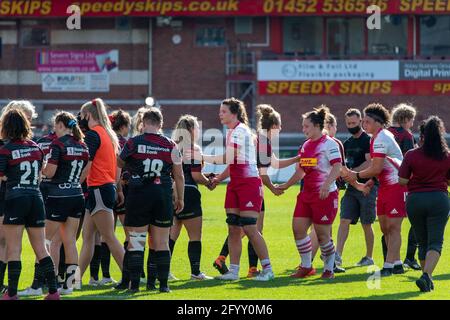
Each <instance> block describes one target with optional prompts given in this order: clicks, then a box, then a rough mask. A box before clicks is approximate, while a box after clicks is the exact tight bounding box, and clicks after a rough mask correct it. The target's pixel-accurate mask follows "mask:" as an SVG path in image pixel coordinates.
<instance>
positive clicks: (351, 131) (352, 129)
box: [347, 126, 361, 134]
mask: <svg viewBox="0 0 450 320" xmlns="http://www.w3.org/2000/svg"><path fill="white" fill-rule="evenodd" d="M347 130H348V132H350V133H351V134H357V133H358V132H359V131H360V130H361V126H356V127H353V128H347Z"/></svg>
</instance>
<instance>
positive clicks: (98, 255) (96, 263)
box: [89, 245, 102, 280]
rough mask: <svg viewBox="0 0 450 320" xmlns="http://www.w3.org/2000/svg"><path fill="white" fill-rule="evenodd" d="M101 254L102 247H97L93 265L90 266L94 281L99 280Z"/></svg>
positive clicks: (92, 261)
mask: <svg viewBox="0 0 450 320" xmlns="http://www.w3.org/2000/svg"><path fill="white" fill-rule="evenodd" d="M101 254H102V246H100V245H96V246H95V248H94V255H93V256H92V260H91V264H90V265H89V270H90V273H91V278H93V279H94V280H98V272H99V270H100V260H101Z"/></svg>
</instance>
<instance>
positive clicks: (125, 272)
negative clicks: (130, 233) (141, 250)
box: [121, 249, 130, 285]
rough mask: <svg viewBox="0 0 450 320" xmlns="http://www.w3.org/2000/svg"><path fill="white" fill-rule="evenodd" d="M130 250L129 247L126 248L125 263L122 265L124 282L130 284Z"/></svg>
mask: <svg viewBox="0 0 450 320" xmlns="http://www.w3.org/2000/svg"><path fill="white" fill-rule="evenodd" d="M129 253H130V252H129V251H128V249H127V250H125V255H124V256H123V265H122V281H121V283H122V284H127V285H128V284H129V283H130V270H129V269H128V258H129Z"/></svg>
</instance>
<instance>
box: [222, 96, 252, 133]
mask: <svg viewBox="0 0 450 320" xmlns="http://www.w3.org/2000/svg"><path fill="white" fill-rule="evenodd" d="M222 104H224V105H227V106H228V108H230V112H231V113H232V114H236V115H237V118H238V120H239V121H240V122H242V123H243V124H245V125H246V126H249V122H248V117H247V111H246V110H245V104H244V102H242V101H241V100H239V99H236V98H234V97H233V98H229V99H225V100H223V101H222Z"/></svg>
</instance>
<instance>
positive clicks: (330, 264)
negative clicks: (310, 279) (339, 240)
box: [320, 240, 336, 271]
mask: <svg viewBox="0 0 450 320" xmlns="http://www.w3.org/2000/svg"><path fill="white" fill-rule="evenodd" d="M320 251H321V252H322V256H323V257H324V270H328V271H333V270H334V258H335V256H336V251H335V250H334V244H333V241H331V240H330V241H329V242H328V243H327V244H325V245H323V246H320Z"/></svg>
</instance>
